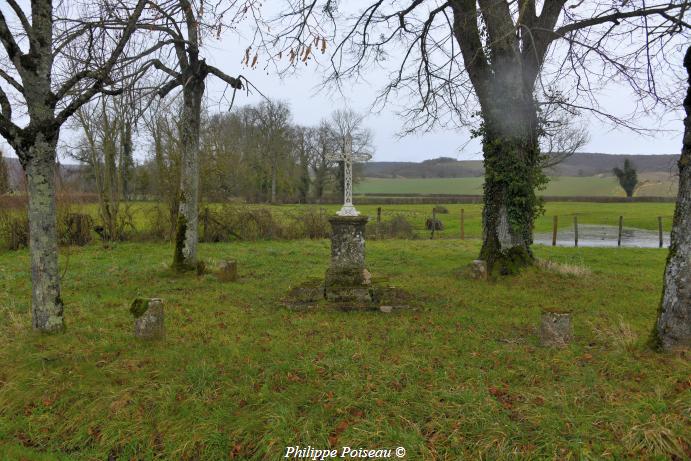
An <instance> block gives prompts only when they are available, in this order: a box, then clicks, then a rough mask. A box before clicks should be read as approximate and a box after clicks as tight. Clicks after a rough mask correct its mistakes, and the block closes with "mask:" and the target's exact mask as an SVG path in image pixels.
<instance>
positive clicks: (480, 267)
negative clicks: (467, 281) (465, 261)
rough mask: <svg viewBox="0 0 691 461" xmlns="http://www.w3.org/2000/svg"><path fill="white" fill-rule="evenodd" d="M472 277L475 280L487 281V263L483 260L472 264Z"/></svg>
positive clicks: (477, 260)
mask: <svg viewBox="0 0 691 461" xmlns="http://www.w3.org/2000/svg"><path fill="white" fill-rule="evenodd" d="M470 277H471V278H473V279H475V280H487V263H485V262H484V261H483V260H482V259H476V260H474V261H473V262H472V263H470Z"/></svg>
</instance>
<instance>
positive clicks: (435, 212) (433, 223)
mask: <svg viewBox="0 0 691 461" xmlns="http://www.w3.org/2000/svg"><path fill="white" fill-rule="evenodd" d="M436 228H437V210H436V208H432V235H431V236H430V239H431V240H434V231H435V230H436Z"/></svg>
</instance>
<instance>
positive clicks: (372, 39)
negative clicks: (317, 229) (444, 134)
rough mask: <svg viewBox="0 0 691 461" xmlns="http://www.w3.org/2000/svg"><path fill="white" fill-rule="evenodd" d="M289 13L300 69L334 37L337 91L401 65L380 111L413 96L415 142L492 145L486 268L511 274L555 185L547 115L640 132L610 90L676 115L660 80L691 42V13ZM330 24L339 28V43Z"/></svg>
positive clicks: (487, 148) (654, 5)
mask: <svg viewBox="0 0 691 461" xmlns="http://www.w3.org/2000/svg"><path fill="white" fill-rule="evenodd" d="M289 5H290V6H289V8H288V9H287V11H285V12H284V13H283V14H282V15H281V16H280V17H279V18H278V19H277V22H279V21H280V22H281V23H282V24H283V27H282V28H277V29H276V32H275V39H276V40H280V39H284V42H283V43H284V44H285V49H286V50H288V51H290V53H289V55H290V56H291V58H292V57H293V56H295V55H297V56H299V57H303V58H304V56H305V55H310V52H311V50H312V47H313V46H314V45H315V43H317V41H318V40H319V39H320V37H323V36H324V35H328V36H329V37H330V41H331V42H335V43H336V47H335V49H334V52H333V54H332V56H331V64H332V69H333V72H332V74H331V77H330V78H331V79H332V80H335V81H338V80H340V79H343V78H347V77H353V78H358V77H365V76H366V74H367V73H368V72H370V70H371V69H372V68H373V67H376V66H382V65H389V63H391V62H395V63H396V64H395V69H394V71H393V72H392V74H391V79H390V83H388V84H387V85H386V86H385V87H384V89H383V91H382V93H381V95H380V98H379V100H378V102H379V103H382V104H386V103H387V102H388V101H389V100H390V99H391V98H392V97H396V98H398V99H399V100H400V96H401V94H404V95H408V96H412V97H413V98H414V101H416V103H413V104H412V105H411V106H409V107H408V108H406V110H404V111H403V112H402V115H403V116H404V117H405V118H406V119H407V121H408V123H407V125H406V130H407V131H412V130H417V129H426V128H430V127H433V126H442V127H444V126H463V127H471V128H473V129H474V133H475V134H476V135H477V136H479V137H481V138H482V141H483V153H484V163H485V186H484V204H485V206H484V211H483V245H482V249H481V251H480V257H481V259H484V260H486V262H487V264H488V266H489V269H490V270H491V271H492V272H499V273H502V274H508V273H512V272H515V271H516V270H518V269H520V268H521V267H522V266H525V265H527V264H530V263H532V261H533V255H532V251H531V248H530V246H531V244H532V227H533V222H534V219H535V217H536V215H537V214H538V213H539V212H540V210H541V202H540V199H539V197H538V195H537V193H536V190H539V189H540V188H542V187H544V185H545V183H546V177H545V176H544V173H543V163H544V162H543V156H542V155H541V153H540V137H541V135H542V134H543V129H542V128H543V127H542V126H541V120H540V117H539V109H540V108H543V109H544V107H545V106H546V105H553V104H559V105H561V106H563V107H569V108H571V109H573V110H580V111H584V110H588V111H590V112H591V113H594V114H596V115H598V116H600V117H602V118H604V119H605V120H608V121H611V122H613V123H617V124H623V125H626V126H629V127H632V128H635V126H634V124H633V123H632V119H631V118H626V117H620V116H616V115H612V114H608V113H606V112H605V111H603V110H602V109H601V107H600V106H599V105H598V101H597V94H598V90H599V89H600V88H601V87H603V86H605V85H607V84H608V83H609V82H611V81H618V82H623V83H625V84H628V85H629V86H630V88H631V89H632V90H633V93H634V95H635V96H636V97H638V98H639V100H640V101H644V102H645V101H647V103H648V105H647V106H646V107H645V108H646V109H651V108H653V107H654V106H655V105H656V104H661V105H664V104H669V103H670V101H672V100H673V94H666V93H665V89H664V88H665V85H658V83H657V78H656V75H658V74H659V73H660V72H672V71H674V69H675V68H676V67H677V66H678V63H675V62H674V60H673V59H672V60H671V61H670V57H671V56H673V54H674V53H673V51H674V50H675V49H678V46H679V44H681V43H684V42H685V41H688V39H689V30H690V27H689V23H688V21H687V20H686V17H685V14H686V13H687V11H688V10H689V7H690V6H691V2H689V1H681V0H675V1H669V2H650V1H645V0H636V1H630V0H625V1H624V0H622V1H615V2H611V1H593V2H583V1H582V0H573V1H570V2H569V1H568V0H545V1H544V2H537V1H535V0H518V1H512V0H477V1H473V0H394V1H388V2H384V1H382V0H377V1H374V0H371V1H369V2H366V5H365V7H364V9H363V10H361V11H359V12H358V13H356V14H354V15H351V14H348V13H339V12H338V8H337V5H338V3H337V2H334V1H331V0H294V1H291V2H290V3H289ZM342 17H345V19H344V20H343V21H342V20H341V19H340V18H342ZM330 24H334V25H336V26H338V27H334V28H333V29H330V30H329V32H328V34H327V33H326V32H325V31H324V29H325V28H326V25H330ZM342 24H345V25H344V26H343V27H341V25H342ZM341 31H343V32H341ZM324 41H325V40H324V39H323V38H322V43H323V42H324ZM291 62H294V60H292V61H291ZM555 88H556V89H558V92H560V93H561V95H562V96H563V97H555V91H557V90H555ZM476 114H479V115H480V117H479V118H477V117H475V115H476ZM634 116H635V114H634Z"/></svg>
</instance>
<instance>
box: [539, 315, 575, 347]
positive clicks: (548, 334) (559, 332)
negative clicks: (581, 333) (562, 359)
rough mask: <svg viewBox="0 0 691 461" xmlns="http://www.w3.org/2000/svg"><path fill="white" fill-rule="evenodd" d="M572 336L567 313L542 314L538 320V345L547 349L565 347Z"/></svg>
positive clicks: (569, 316)
mask: <svg viewBox="0 0 691 461" xmlns="http://www.w3.org/2000/svg"><path fill="white" fill-rule="evenodd" d="M572 336H573V333H572V328H571V314H570V313H569V312H549V311H545V312H543V313H542V318H541V320H540V344H541V345H542V346H547V347H566V345H567V344H568V343H570V342H571V338H572Z"/></svg>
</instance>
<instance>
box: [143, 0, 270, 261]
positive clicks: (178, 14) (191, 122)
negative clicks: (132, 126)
mask: <svg viewBox="0 0 691 461" xmlns="http://www.w3.org/2000/svg"><path fill="white" fill-rule="evenodd" d="M256 3H258V2H255V1H239V0H232V1H227V2H218V1H211V0H197V1H193V0H165V1H161V2H157V3H155V4H153V10H155V11H153V12H152V14H151V15H149V16H146V17H144V18H143V19H142V20H140V23H139V26H138V27H139V28H140V29H141V30H143V31H146V32H147V33H152V32H153V33H157V34H159V35H158V36H157V37H155V38H153V37H149V39H153V40H154V42H156V41H157V43H158V46H156V45H154V47H152V48H151V49H150V50H154V49H156V51H158V52H159V53H160V54H159V56H158V57H156V58H152V59H148V60H146V61H143V65H142V69H146V68H149V67H155V68H156V69H158V70H159V71H161V72H162V73H163V74H164V75H165V76H166V77H167V81H166V82H165V83H164V84H163V85H162V86H161V87H160V89H159V90H158V95H159V96H161V97H164V96H166V95H167V94H169V93H170V92H171V91H173V90H174V89H176V88H178V87H181V88H182V100H183V103H182V114H181V118H180V141H181V150H182V163H181V166H182V170H181V174H180V197H179V207H180V210H179V213H178V218H177V219H178V223H177V229H176V237H175V253H174V256H173V268H174V269H176V270H179V271H184V270H188V269H191V268H194V267H195V266H196V264H197V243H198V240H199V236H198V216H199V146H200V130H201V117H202V99H203V96H204V89H205V85H206V78H207V77H208V76H210V75H213V76H215V77H217V78H219V79H221V80H222V81H224V82H225V83H227V84H228V85H229V87H230V88H231V89H232V90H233V94H235V93H234V91H235V90H238V89H242V88H243V83H242V80H241V78H242V77H240V76H239V77H237V78H236V77H231V76H229V75H227V74H225V73H224V72H223V71H221V70H220V69H218V68H217V67H214V66H212V65H210V64H208V63H207V62H206V60H205V59H204V58H203V56H202V44H203V40H205V39H208V38H210V37H213V36H220V34H221V31H222V30H223V29H225V28H230V27H232V26H234V25H236V24H237V23H238V22H239V21H240V20H242V19H243V18H245V17H247V16H248V15H254V14H255V11H256V8H257V5H255V4H256ZM254 17H256V16H254ZM169 56H170V58H168V57H169ZM231 104H232V103H231Z"/></svg>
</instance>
